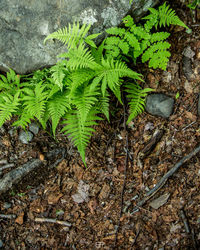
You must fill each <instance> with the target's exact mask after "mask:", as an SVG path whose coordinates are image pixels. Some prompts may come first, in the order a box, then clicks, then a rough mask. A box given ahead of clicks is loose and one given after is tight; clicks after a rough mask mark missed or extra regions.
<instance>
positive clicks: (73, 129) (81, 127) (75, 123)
mask: <svg viewBox="0 0 200 250" xmlns="http://www.w3.org/2000/svg"><path fill="white" fill-rule="evenodd" d="M80 117H81V113H80V110H74V111H71V112H69V113H67V114H66V115H65V117H64V119H65V120H64V121H63V124H65V126H64V128H63V129H62V132H63V133H64V134H67V135H68V136H69V138H71V139H72V141H73V143H74V145H75V146H76V147H77V149H78V151H79V153H80V155H81V158H82V160H83V162H84V164H85V165H86V162H85V150H86V147H87V145H88V143H89V141H90V138H91V136H92V133H93V132H95V130H94V128H92V126H94V125H97V122H96V121H97V120H102V118H100V117H98V116H97V111H96V110H95V109H92V110H90V112H89V113H88V115H87V117H86V119H85V121H84V123H82V122H81V118H80Z"/></svg>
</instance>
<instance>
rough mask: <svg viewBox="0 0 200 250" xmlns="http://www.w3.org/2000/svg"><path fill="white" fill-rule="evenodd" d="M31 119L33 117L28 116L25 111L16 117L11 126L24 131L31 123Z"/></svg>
mask: <svg viewBox="0 0 200 250" xmlns="http://www.w3.org/2000/svg"><path fill="white" fill-rule="evenodd" d="M21 110H22V107H21ZM31 119H34V117H33V116H32V115H31V114H28V113H27V112H26V111H25V110H23V112H22V114H21V116H20V115H19V116H18V120H17V121H15V122H14V123H13V124H12V126H15V127H21V128H22V129H24V130H26V128H27V127H28V125H29V124H30V123H31Z"/></svg>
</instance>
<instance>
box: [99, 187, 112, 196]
mask: <svg viewBox="0 0 200 250" xmlns="http://www.w3.org/2000/svg"><path fill="white" fill-rule="evenodd" d="M109 194H110V186H109V185H107V184H106V183H104V185H103V188H102V190H101V193H100V194H99V198H100V199H106V198H108V196H109Z"/></svg>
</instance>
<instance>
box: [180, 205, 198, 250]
mask: <svg viewBox="0 0 200 250" xmlns="http://www.w3.org/2000/svg"><path fill="white" fill-rule="evenodd" d="M180 216H181V218H182V220H183V224H184V227H185V231H186V233H187V234H189V236H190V238H191V239H192V244H193V248H194V249H195V250H196V249H197V243H196V240H195V237H194V231H193V230H192V231H191V230H190V226H189V222H188V219H187V217H186V215H185V212H184V210H183V209H181V211H180Z"/></svg>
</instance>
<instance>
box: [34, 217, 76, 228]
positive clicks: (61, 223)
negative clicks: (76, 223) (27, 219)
mask: <svg viewBox="0 0 200 250" xmlns="http://www.w3.org/2000/svg"><path fill="white" fill-rule="evenodd" d="M35 222H47V223H56V224H59V225H63V226H67V227H71V225H72V224H71V223H69V222H66V221H61V220H56V219H50V218H35Z"/></svg>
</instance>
